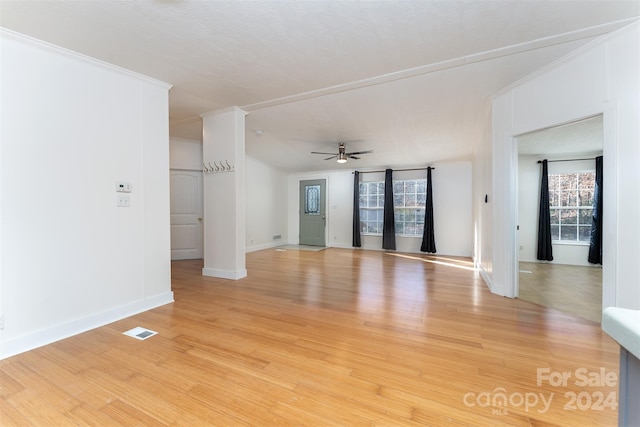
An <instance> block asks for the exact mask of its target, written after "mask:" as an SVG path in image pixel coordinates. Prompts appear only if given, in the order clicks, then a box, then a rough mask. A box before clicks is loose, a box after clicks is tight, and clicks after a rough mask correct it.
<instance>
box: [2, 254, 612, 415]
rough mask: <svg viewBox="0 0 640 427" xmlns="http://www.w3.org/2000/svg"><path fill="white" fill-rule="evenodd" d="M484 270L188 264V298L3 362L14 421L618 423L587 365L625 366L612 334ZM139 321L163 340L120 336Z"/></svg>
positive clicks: (406, 260)
mask: <svg viewBox="0 0 640 427" xmlns="http://www.w3.org/2000/svg"><path fill="white" fill-rule="evenodd" d="M471 267H472V264H471V261H470V260H469V259H460V258H450V257H434V256H427V255H413V254H400V253H385V252H378V251H364V250H348V249H336V248H330V249H327V250H324V251H320V252H310V251H276V250H264V251H259V252H253V253H250V254H248V255H247V268H248V272H249V276H248V277H247V278H246V279H243V280H239V281H229V280H222V279H215V278H207V277H202V276H201V274H200V271H201V268H202V262H201V261H179V262H174V263H173V264H172V274H173V290H174V292H175V298H176V302H175V303H173V304H169V305H165V306H162V307H159V308H156V309H154V310H151V311H148V312H145V313H142V314H139V315H136V316H133V317H130V318H127V319H124V320H122V321H118V322H115V323H113V324H110V325H107V326H104V327H100V328H97V329H95V330H92V331H89V332H87V333H84V334H80V335H77V336H75V337H72V338H69V339H66V340H63V341H59V342H57V343H54V344H51V345H48V346H45V347H42V348H39V349H36V350H33V351H30V352H27V353H24V354H21V355H17V356H14V357H12V358H8V359H5V360H3V361H0V384H1V385H2V387H1V389H0V414H1V420H2V425H3V426H10V425H19V426H25V425H41V426H58V425H95V426H108V425H138V426H147V425H160V426H162V425H176V426H202V425H218V426H244V425H255V426H275V425H315V426H334V425H342V426H365V425H366V426H371V425H386V426H404V425H413V426H441V425H468V426H485V425H486V426H496V425H497V426H499V425H516V426H533V425H535V426H542V425H558V426H570V425H575V426H592V425H598V426H606V425H611V426H613V425H616V423H617V415H616V414H617V411H616V410H615V409H614V410H611V409H609V404H611V403H613V400H611V399H609V400H603V399H599V397H600V396H601V394H602V396H603V397H607V396H613V397H615V395H616V392H617V386H615V385H611V384H609V385H608V386H601V385H600V384H599V383H598V384H595V383H590V384H587V385H580V377H579V376H578V377H577V376H576V374H579V373H582V372H583V371H577V370H580V369H581V370H584V372H587V373H589V375H590V376H591V377H593V375H596V376H598V375H600V374H601V373H602V372H605V373H608V374H610V375H617V372H618V346H617V345H616V344H615V342H614V341H613V340H612V339H610V338H609V337H608V336H607V335H606V334H604V333H603V332H602V331H601V330H600V327H599V326H598V325H596V324H594V323H593V322H590V321H585V320H582V319H580V318H577V317H573V316H570V315H566V314H563V313H560V312H558V311H556V310H553V309H547V308H544V307H541V306H539V305H536V304H531V303H528V302H526V301H521V300H518V299H508V298H503V297H500V296H496V295H493V294H491V293H490V292H489V291H488V290H487V288H486V286H485V284H484V283H483V282H482V280H481V279H480V278H479V277H478V275H477V273H476V272H474V271H473V269H472V268H471ZM136 326H142V327H146V328H149V329H152V330H155V331H158V332H159V334H158V335H155V336H153V337H151V338H149V339H147V340H145V341H138V340H135V339H133V338H131V337H128V336H125V335H123V334H122V333H123V332H124V331H127V330H129V329H131V328H133V327H136ZM538 369H543V370H546V371H545V372H547V373H549V375H551V377H552V378H555V375H561V373H569V374H570V376H569V377H568V378H567V381H566V384H555V385H552V384H550V382H549V381H547V380H545V379H542V378H541V379H542V381H541V384H538V379H539V378H538V375H537V373H538ZM611 373H613V374H611ZM574 396H575V397H576V400H575V401H572V397H574ZM500 397H506V406H505V405H503V406H500V403H501V402H502V400H501V399H500ZM578 398H579V399H581V400H578ZM542 399H544V402H550V404H549V405H548V407H547V406H545V405H546V403H543V400H542ZM587 400H588V402H587ZM587 403H588V405H587ZM596 404H597V405H598V406H596V407H594V406H592V405H596ZM601 408H602V410H599V409H601Z"/></svg>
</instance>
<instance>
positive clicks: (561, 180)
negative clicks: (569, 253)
mask: <svg viewBox="0 0 640 427" xmlns="http://www.w3.org/2000/svg"><path fill="white" fill-rule="evenodd" d="M594 185H595V172H576V173H561V174H549V210H550V213H551V239H552V240H553V241H556V242H567V243H570V242H574V243H576V242H589V239H590V237H591V222H592V214H593V192H594Z"/></svg>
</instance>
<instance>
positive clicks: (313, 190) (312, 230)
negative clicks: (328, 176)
mask: <svg viewBox="0 0 640 427" xmlns="http://www.w3.org/2000/svg"><path fill="white" fill-rule="evenodd" d="M325 224H326V216H325V180H324V179H314V180H305V181H300V238H299V242H300V244H301V245H310V246H325Z"/></svg>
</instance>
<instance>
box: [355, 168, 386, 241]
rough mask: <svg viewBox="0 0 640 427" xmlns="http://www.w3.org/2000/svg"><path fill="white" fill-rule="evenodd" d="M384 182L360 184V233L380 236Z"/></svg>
mask: <svg viewBox="0 0 640 427" xmlns="http://www.w3.org/2000/svg"><path fill="white" fill-rule="evenodd" d="M383 208H384V181H383V182H362V183H360V232H361V233H365V234H382V223H383V220H384V216H383V212H384V211H383Z"/></svg>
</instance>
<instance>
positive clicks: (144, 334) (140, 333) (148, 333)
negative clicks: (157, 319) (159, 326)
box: [123, 326, 157, 340]
mask: <svg viewBox="0 0 640 427" xmlns="http://www.w3.org/2000/svg"><path fill="white" fill-rule="evenodd" d="M123 334H125V335H129V336H130V337H133V338H135V339H137V340H146V339H147V338H149V337H152V336H154V335H155V334H157V332H156V331H152V330H150V329H146V328H141V327H140V326H138V327H136V328H133V329H131V330H128V331H127V332H123Z"/></svg>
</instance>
